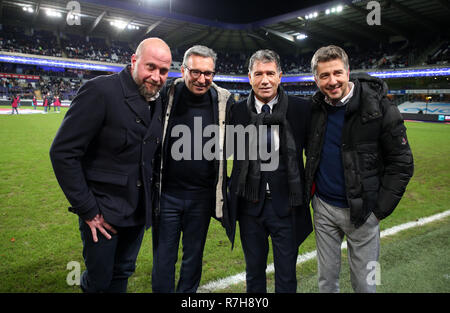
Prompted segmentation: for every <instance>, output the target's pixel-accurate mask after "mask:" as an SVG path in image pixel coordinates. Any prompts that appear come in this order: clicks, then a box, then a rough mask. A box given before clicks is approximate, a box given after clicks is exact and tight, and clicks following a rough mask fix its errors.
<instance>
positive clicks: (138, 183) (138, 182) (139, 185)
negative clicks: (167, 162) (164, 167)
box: [136, 179, 142, 187]
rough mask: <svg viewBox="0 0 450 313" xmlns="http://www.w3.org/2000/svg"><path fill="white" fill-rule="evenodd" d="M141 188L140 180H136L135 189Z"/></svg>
mask: <svg viewBox="0 0 450 313" xmlns="http://www.w3.org/2000/svg"><path fill="white" fill-rule="evenodd" d="M141 186H142V182H141V180H140V179H138V180H137V181H136V187H141Z"/></svg>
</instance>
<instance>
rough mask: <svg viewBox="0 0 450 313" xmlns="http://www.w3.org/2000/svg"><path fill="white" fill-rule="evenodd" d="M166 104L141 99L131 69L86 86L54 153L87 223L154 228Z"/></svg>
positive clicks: (59, 171) (68, 192) (61, 177)
mask: <svg viewBox="0 0 450 313" xmlns="http://www.w3.org/2000/svg"><path fill="white" fill-rule="evenodd" d="M161 112H162V105H161V100H160V99H159V98H158V99H157V100H156V101H153V102H152V103H151V110H150V109H149V103H148V102H147V101H146V100H145V99H144V98H143V97H142V96H141V95H140V94H139V90H138V87H137V85H136V84H135V82H134V81H133V79H132V77H131V74H130V67H129V66H128V67H125V68H124V69H123V70H122V71H121V72H120V73H118V74H113V75H109V76H99V77H96V78H94V79H92V80H90V81H88V82H87V83H85V84H84V85H83V86H82V87H81V88H80V90H79V91H78V94H77V96H76V97H75V98H74V100H73V101H72V104H71V107H70V109H69V110H68V111H67V114H66V116H65V117H64V120H63V122H62V124H61V127H60V129H59V130H58V132H57V134H56V137H55V139H54V141H53V144H52V146H51V149H50V157H51V160H52V164H53V169H54V171H55V175H56V178H57V179H58V182H59V184H60V186H61V188H62V190H63V192H64V193H65V195H66V197H67V199H68V200H69V202H70V204H71V205H72V207H71V208H69V210H70V211H72V212H74V213H77V214H78V215H79V216H80V217H81V218H82V219H84V220H86V219H90V218H92V217H94V216H95V215H96V214H98V213H102V214H103V216H104V218H105V220H106V221H107V222H109V223H111V224H113V225H117V226H134V225H142V224H144V223H145V224H146V225H147V227H150V226H151V223H152V194H153V188H152V185H153V183H152V182H153V167H154V166H156V164H157V163H158V162H155V158H157V157H158V154H160V152H159V151H160V146H161V118H162V117H161Z"/></svg>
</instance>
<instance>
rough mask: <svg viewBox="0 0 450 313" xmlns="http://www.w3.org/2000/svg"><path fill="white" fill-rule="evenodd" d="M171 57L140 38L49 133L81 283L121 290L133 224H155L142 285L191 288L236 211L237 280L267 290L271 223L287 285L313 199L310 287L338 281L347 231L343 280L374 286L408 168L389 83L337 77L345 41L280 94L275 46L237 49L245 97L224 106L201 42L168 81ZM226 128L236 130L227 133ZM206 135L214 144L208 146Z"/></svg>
mask: <svg viewBox="0 0 450 313" xmlns="http://www.w3.org/2000/svg"><path fill="white" fill-rule="evenodd" d="M171 61H172V58H171V52H170V48H169V47H168V46H167V44H166V43H165V42H164V41H162V40H161V39H158V38H148V39H145V40H144V41H142V42H141V43H140V44H139V46H138V47H137V49H136V53H135V54H133V56H132V57H131V65H128V66H127V67H125V68H124V69H123V70H122V71H121V72H120V73H118V74H113V75H108V76H99V77H97V78H94V79H92V80H90V81H88V82H87V83H85V84H84V85H83V86H82V87H81V88H80V90H79V91H78V94H77V96H76V97H75V98H74V100H73V102H72V104H71V107H70V109H69V110H68V111H67V114H66V116H65V118H64V120H63V122H62V124H61V127H60V129H59V131H58V133H57V134H56V137H55V139H54V141H53V144H52V147H51V149H50V157H51V160H52V164H53V168H54V171H55V174H56V177H57V179H58V182H59V184H60V186H61V188H62V190H63V192H64V193H65V195H66V197H67V199H68V201H69V202H70V204H71V207H70V208H69V210H70V211H72V212H74V213H76V214H78V216H79V227H80V232H81V238H82V242H83V257H84V260H85V264H86V270H85V271H84V272H83V275H82V277H81V288H82V290H83V291H85V292H125V291H126V289H127V282H128V278H129V277H130V275H131V274H132V273H133V272H134V270H135V263H136V258H137V255H138V252H139V248H140V246H141V242H142V238H143V235H144V230H145V229H148V228H149V227H151V226H152V234H153V236H152V239H153V269H152V290H153V292H174V291H177V292H195V291H196V290H197V288H198V286H199V283H200V278H201V272H202V256H203V249H204V246H205V242H206V238H207V232H208V227H209V223H210V218H211V217H215V218H217V219H218V220H219V221H221V223H222V225H223V226H224V228H225V230H226V233H227V235H228V237H229V239H230V241H231V242H232V244H233V243H234V239H235V231H236V222H237V221H239V227H240V238H241V242H242V247H243V251H244V255H245V262H246V280H247V291H248V292H266V267H267V256H268V251H269V243H268V237H269V236H270V237H271V240H272V245H273V258H274V266H275V292H291V293H293V292H296V290H297V279H296V260H297V254H298V248H299V246H300V244H301V243H302V242H303V241H304V240H305V238H306V237H307V236H308V235H309V234H310V233H311V232H312V230H313V227H312V222H311V216H310V210H309V203H310V200H312V206H313V211H314V226H315V234H316V244H317V256H318V271H319V290H320V291H321V292H338V291H339V271H340V259H341V255H340V251H341V250H340V249H341V242H342V240H343V237H344V235H345V236H347V242H348V250H349V263H350V269H351V281H352V285H353V288H354V290H355V291H357V292H374V291H375V288H376V286H375V285H373V284H370V283H369V282H368V280H367V275H368V273H369V271H370V268H368V266H367V264H368V262H371V261H377V260H378V255H379V246H380V242H379V225H378V223H379V220H381V219H383V218H385V217H387V216H388V215H389V214H390V213H392V211H393V210H394V208H395V207H396V205H397V204H398V202H399V201H400V199H401V197H402V195H403V193H404V191H405V188H406V185H407V183H408V181H409V179H410V178H411V176H412V173H413V158H412V154H411V150H410V148H409V144H408V140H407V137H406V132H405V126H404V124H403V120H402V117H401V115H400V113H399V111H398V109H397V107H396V106H394V105H393V104H391V102H390V101H389V100H388V99H387V97H386V95H387V87H386V84H384V83H383V81H381V80H379V79H377V78H373V77H370V76H368V75H362V74H358V75H355V76H354V77H353V76H350V71H349V64H348V57H347V55H346V53H345V51H344V50H342V49H341V48H339V47H336V46H328V47H323V48H320V49H319V50H318V51H317V52H316V53H315V55H314V57H313V59H312V61H311V65H312V71H313V74H314V79H315V81H316V84H317V86H318V87H319V91H318V92H317V93H316V94H315V95H314V96H313V97H312V99H311V101H307V100H303V99H301V98H297V97H293V96H288V95H287V93H286V92H285V91H284V90H283V88H282V86H281V84H280V83H281V77H282V71H281V66H280V58H279V56H278V55H277V54H276V53H275V52H274V51H271V50H260V51H257V52H256V53H254V54H253V55H252V57H251V58H250V60H249V73H248V78H249V82H250V85H251V87H252V90H251V92H250V95H249V96H248V98H246V99H244V100H242V101H239V102H237V103H235V102H234V101H233V99H232V96H231V94H230V92H229V91H227V90H225V89H223V88H221V87H218V86H217V85H216V84H215V83H214V82H213V78H214V74H215V72H214V70H215V63H216V54H215V52H214V51H213V50H212V49H210V48H207V47H205V46H199V45H197V46H193V47H192V48H190V49H188V50H187V51H186V52H185V55H184V59H183V63H182V67H181V75H182V77H181V78H178V79H175V80H172V81H170V82H167V83H166V80H167V77H168V74H169V69H170V65H171ZM87 108H88V109H87ZM86 112H89V114H86ZM197 121H201V123H196V122H197ZM211 125H213V126H215V128H214V129H215V130H217V132H212V131H210V130H211V129H210V128H208V127H210V126H211ZM232 127H234V129H238V128H239V127H241V128H240V129H241V130H242V129H243V130H244V131H242V132H241V133H240V134H239V133H238V132H229V131H228V129H229V128H232ZM252 127H253V129H255V132H254V133H252V132H251V131H249V129H250V128H252ZM183 129H188V130H191V132H182V131H181V130H183ZM199 132H200V133H201V134H203V136H201V137H200V138H199V137H198V136H196V134H197V135H198V133H199ZM208 133H210V134H211V136H209V137H208V136H205V135H204V134H208ZM186 134H187V135H186ZM239 135H243V136H242V138H243V141H241V143H242V142H243V143H244V145H243V147H244V152H243V153H240V152H241V151H238V150H239V142H240V141H239V138H237V137H239ZM185 137H187V138H185ZM211 138H213V142H214V145H213V147H210V142H211ZM242 138H240V139H242ZM181 139H182V140H181ZM180 141H182V142H183V143H186V142H187V143H188V144H184V145H183V144H182V145H180ZM229 142H232V143H231V144H228V143H229ZM254 142H257V143H256V146H257V147H258V149H256V150H255V151H257V152H256V153H254V152H252V151H253V150H251V149H250V146H252V143H254ZM260 147H264V148H265V152H267V153H268V155H269V158H266V157H263V153H260V151H261V150H262V149H259V148H260ZM206 148H209V149H212V152H213V154H214V155H215V156H216V157H214V158H210V157H206V156H205V153H203V152H204V151H205V150H206ZM304 152H305V154H306V167H304V161H303V153H304ZM180 154H181V155H182V156H183V157H181V158H180V157H179V156H180ZM231 154H233V168H232V172H231V176H230V177H228V175H227V174H228V173H227V157H228V156H229V155H231ZM273 159H276V160H277V161H276V163H275V165H276V166H275V167H273V168H270V165H271V161H272V160H273ZM181 233H182V245H183V256H182V263H181V268H180V277H179V281H178V284H177V285H176V286H175V264H176V262H177V258H178V248H179V242H180V237H181Z"/></svg>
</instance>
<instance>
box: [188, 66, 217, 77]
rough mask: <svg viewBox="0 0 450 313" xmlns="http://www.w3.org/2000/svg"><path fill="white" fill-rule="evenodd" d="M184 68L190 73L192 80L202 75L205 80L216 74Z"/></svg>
mask: <svg viewBox="0 0 450 313" xmlns="http://www.w3.org/2000/svg"><path fill="white" fill-rule="evenodd" d="M185 68H186V69H187V70H188V71H189V72H190V73H191V75H192V77H193V78H199V77H200V75H202V74H203V75H205V78H206V79H211V78H213V76H214V75H215V74H216V72H211V71H205V72H202V71H199V70H194V69H190V68H189V67H187V66H186V67H185Z"/></svg>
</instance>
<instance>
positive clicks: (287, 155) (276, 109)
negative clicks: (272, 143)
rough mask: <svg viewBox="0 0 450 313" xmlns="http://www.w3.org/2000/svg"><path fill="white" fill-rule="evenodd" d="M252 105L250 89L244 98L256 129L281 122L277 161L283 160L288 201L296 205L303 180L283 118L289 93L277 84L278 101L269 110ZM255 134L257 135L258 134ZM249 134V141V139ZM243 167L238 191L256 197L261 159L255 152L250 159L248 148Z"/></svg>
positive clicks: (252, 96)
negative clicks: (279, 154) (286, 176)
mask: <svg viewBox="0 0 450 313" xmlns="http://www.w3.org/2000/svg"><path fill="white" fill-rule="evenodd" d="M254 107H255V97H254V93H253V90H252V91H251V92H250V95H249V97H248V99H247V111H248V114H249V115H250V118H251V119H250V123H251V124H253V125H255V126H256V129H257V132H259V131H260V129H259V126H260V125H279V126H280V150H279V152H281V157H282V158H283V159H282V160H280V161H284V162H286V163H285V164H286V165H287V174H288V186H289V205H290V206H291V207H293V206H299V205H302V204H303V196H302V194H303V192H302V184H301V182H300V171H299V168H298V163H297V162H298V158H299V156H298V155H297V149H296V145H295V140H294V137H293V135H292V131H291V127H290V125H289V122H288V121H287V119H286V112H287V108H288V97H287V95H286V94H285V92H284V90H283V88H282V87H281V86H279V87H278V102H277V103H276V104H274V106H273V110H272V114H268V113H260V114H257V113H256V112H254V111H253V108H254ZM256 138H259V136H258V134H257V136H256ZM256 138H250V144H251V142H252V140H257V139H256ZM242 162H243V163H242V168H241V172H240V175H239V185H238V187H237V193H238V195H239V196H241V197H244V198H245V199H246V200H248V201H252V202H256V201H259V190H260V189H259V187H260V181H261V159H260V156H259V153H258V156H257V158H256V160H249V155H248V151H247V153H246V154H245V159H244V160H243V161H242Z"/></svg>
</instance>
